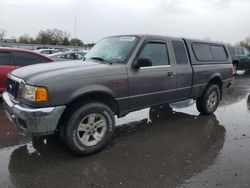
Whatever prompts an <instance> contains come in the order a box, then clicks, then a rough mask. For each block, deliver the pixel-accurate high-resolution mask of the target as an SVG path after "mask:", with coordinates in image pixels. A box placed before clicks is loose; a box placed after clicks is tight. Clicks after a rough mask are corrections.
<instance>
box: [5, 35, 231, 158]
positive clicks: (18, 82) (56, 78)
mask: <svg viewBox="0 0 250 188" xmlns="http://www.w3.org/2000/svg"><path fill="white" fill-rule="evenodd" d="M85 58H86V59H85V61H74V62H73V61H72V62H64V63H62V62H60V63H47V64H38V65H31V66H27V67H23V68H20V69H17V70H14V71H13V72H11V73H10V74H9V75H8V81H7V92H5V93H4V94H3V100H4V108H5V111H6V114H7V115H8V117H9V118H10V120H11V121H13V122H14V123H15V125H16V126H17V127H19V128H21V129H22V130H24V131H26V132H28V133H31V134H32V135H48V134H53V133H55V132H58V131H59V133H60V135H61V138H62V139H63V140H64V142H65V143H66V145H67V146H68V148H69V149H70V150H71V151H73V152H74V153H76V154H79V155H88V154H92V153H94V152H97V151H99V150H101V149H102V148H103V147H104V146H106V145H107V143H108V142H109V141H110V140H111V138H112V135H113V133H114V129H115V116H117V117H118V118H119V117H123V116H125V115H127V114H128V113H130V112H132V111H136V110H139V109H143V108H147V107H150V106H157V105H160V104H167V103H171V102H176V101H181V100H185V99H196V106H197V110H198V111H199V112H200V113H201V114H203V115H209V114H212V113H214V112H215V110H216V109H217V107H218V105H219V102H220V100H221V98H222V93H223V90H224V88H226V87H229V86H230V85H231V81H232V76H233V65H232V59H231V56H230V55H229V51H228V49H227V47H226V46H225V45H224V44H221V43H216V42H207V41H200V40H192V39H183V38H175V37H165V36H153V35H126V36H112V37H107V38H104V39H102V40H100V41H99V42H98V43H97V44H96V45H95V46H94V47H93V48H92V50H91V51H90V52H89V53H88V54H87V55H86V56H85Z"/></svg>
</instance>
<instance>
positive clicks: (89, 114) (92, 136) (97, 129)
mask: <svg viewBox="0 0 250 188" xmlns="http://www.w3.org/2000/svg"><path fill="white" fill-rule="evenodd" d="M114 129H115V119H114V115H113V112H112V111H111V109H110V108H109V107H108V106H107V105H105V104H102V103H99V102H91V103H88V104H86V105H83V106H80V107H78V108H77V109H76V110H75V111H73V112H72V114H71V116H70V118H69V120H68V123H67V125H66V127H65V133H64V134H65V137H64V138H65V142H66V144H67V146H68V147H69V149H70V150H71V151H73V152H74V153H76V154H79V155H89V154H92V153H95V152H97V151H99V150H101V149H102V148H104V147H105V146H106V145H107V143H108V142H109V141H110V139H111V138H112V135H113V133H114Z"/></svg>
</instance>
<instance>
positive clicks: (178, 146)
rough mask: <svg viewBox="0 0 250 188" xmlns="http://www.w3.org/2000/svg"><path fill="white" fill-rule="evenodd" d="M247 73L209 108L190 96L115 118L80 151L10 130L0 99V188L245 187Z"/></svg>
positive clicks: (249, 182) (249, 156)
mask: <svg viewBox="0 0 250 188" xmlns="http://www.w3.org/2000/svg"><path fill="white" fill-rule="evenodd" d="M249 94H250V74H248V75H247V74H246V75H243V76H238V77H236V79H235V80H234V84H233V86H232V87H231V88H229V89H226V90H225V92H224V94H223V100H222V101H221V104H220V106H219V108H218V110H217V111H216V113H215V114H214V115H211V116H200V115H199V113H198V112H197V110H196V107H195V101H193V100H187V101H183V102H178V103H173V104H170V106H168V105H164V106H159V107H153V108H147V109H144V110H140V111H137V112H134V113H131V114H129V115H128V116H126V117H124V118H121V119H117V120H116V124H117V128H116V131H115V135H114V139H113V140H112V141H111V143H110V144H109V145H108V146H107V147H106V148H105V149H104V150H102V151H101V152H99V153H96V154H94V155H91V156H88V157H77V156H74V155H73V154H71V153H70V152H69V151H68V149H67V148H66V147H65V146H64V145H63V143H61V142H60V140H59V139H58V137H57V136H49V137H46V138H31V137H30V136H29V135H25V134H23V133H22V132H20V131H19V130H17V129H16V128H15V127H14V125H12V124H11V123H10V122H9V120H8V119H7V117H6V115H5V114H4V111H3V108H2V103H0V187H1V188H2V187H3V188H5V187H25V188H28V187H32V188H34V187H42V188H44V187H60V188H61V187H107V188H111V187H136V188H139V187H168V188H169V187H170V188H171V187H190V188H195V187H209V188H210V187H226V188H231V187H239V188H242V187H250V96H249Z"/></svg>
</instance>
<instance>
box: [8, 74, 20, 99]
mask: <svg viewBox="0 0 250 188" xmlns="http://www.w3.org/2000/svg"><path fill="white" fill-rule="evenodd" d="M18 90H19V82H18V81H15V80H13V79H11V78H8V79H7V92H8V93H9V94H10V95H12V97H14V99H17V97H18Z"/></svg>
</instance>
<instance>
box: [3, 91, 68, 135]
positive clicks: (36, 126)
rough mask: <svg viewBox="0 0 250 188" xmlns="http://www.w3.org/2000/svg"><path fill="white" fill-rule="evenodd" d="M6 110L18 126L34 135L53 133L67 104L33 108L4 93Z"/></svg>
mask: <svg viewBox="0 0 250 188" xmlns="http://www.w3.org/2000/svg"><path fill="white" fill-rule="evenodd" d="M3 102H4V103H3V105H4V110H5V112H6V114H7V116H8V117H9V119H10V121H12V122H13V123H14V124H15V125H16V126H17V127H18V128H20V129H22V130H23V131H24V132H27V133H30V134H32V135H48V134H53V133H54V132H55V130H56V128H57V125H58V122H59V119H60V117H61V115H62V113H63V111H64V109H65V106H57V107H48V108H31V107H28V106H24V105H22V104H19V103H15V102H13V101H12V100H11V98H10V97H9V95H8V93H3Z"/></svg>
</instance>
